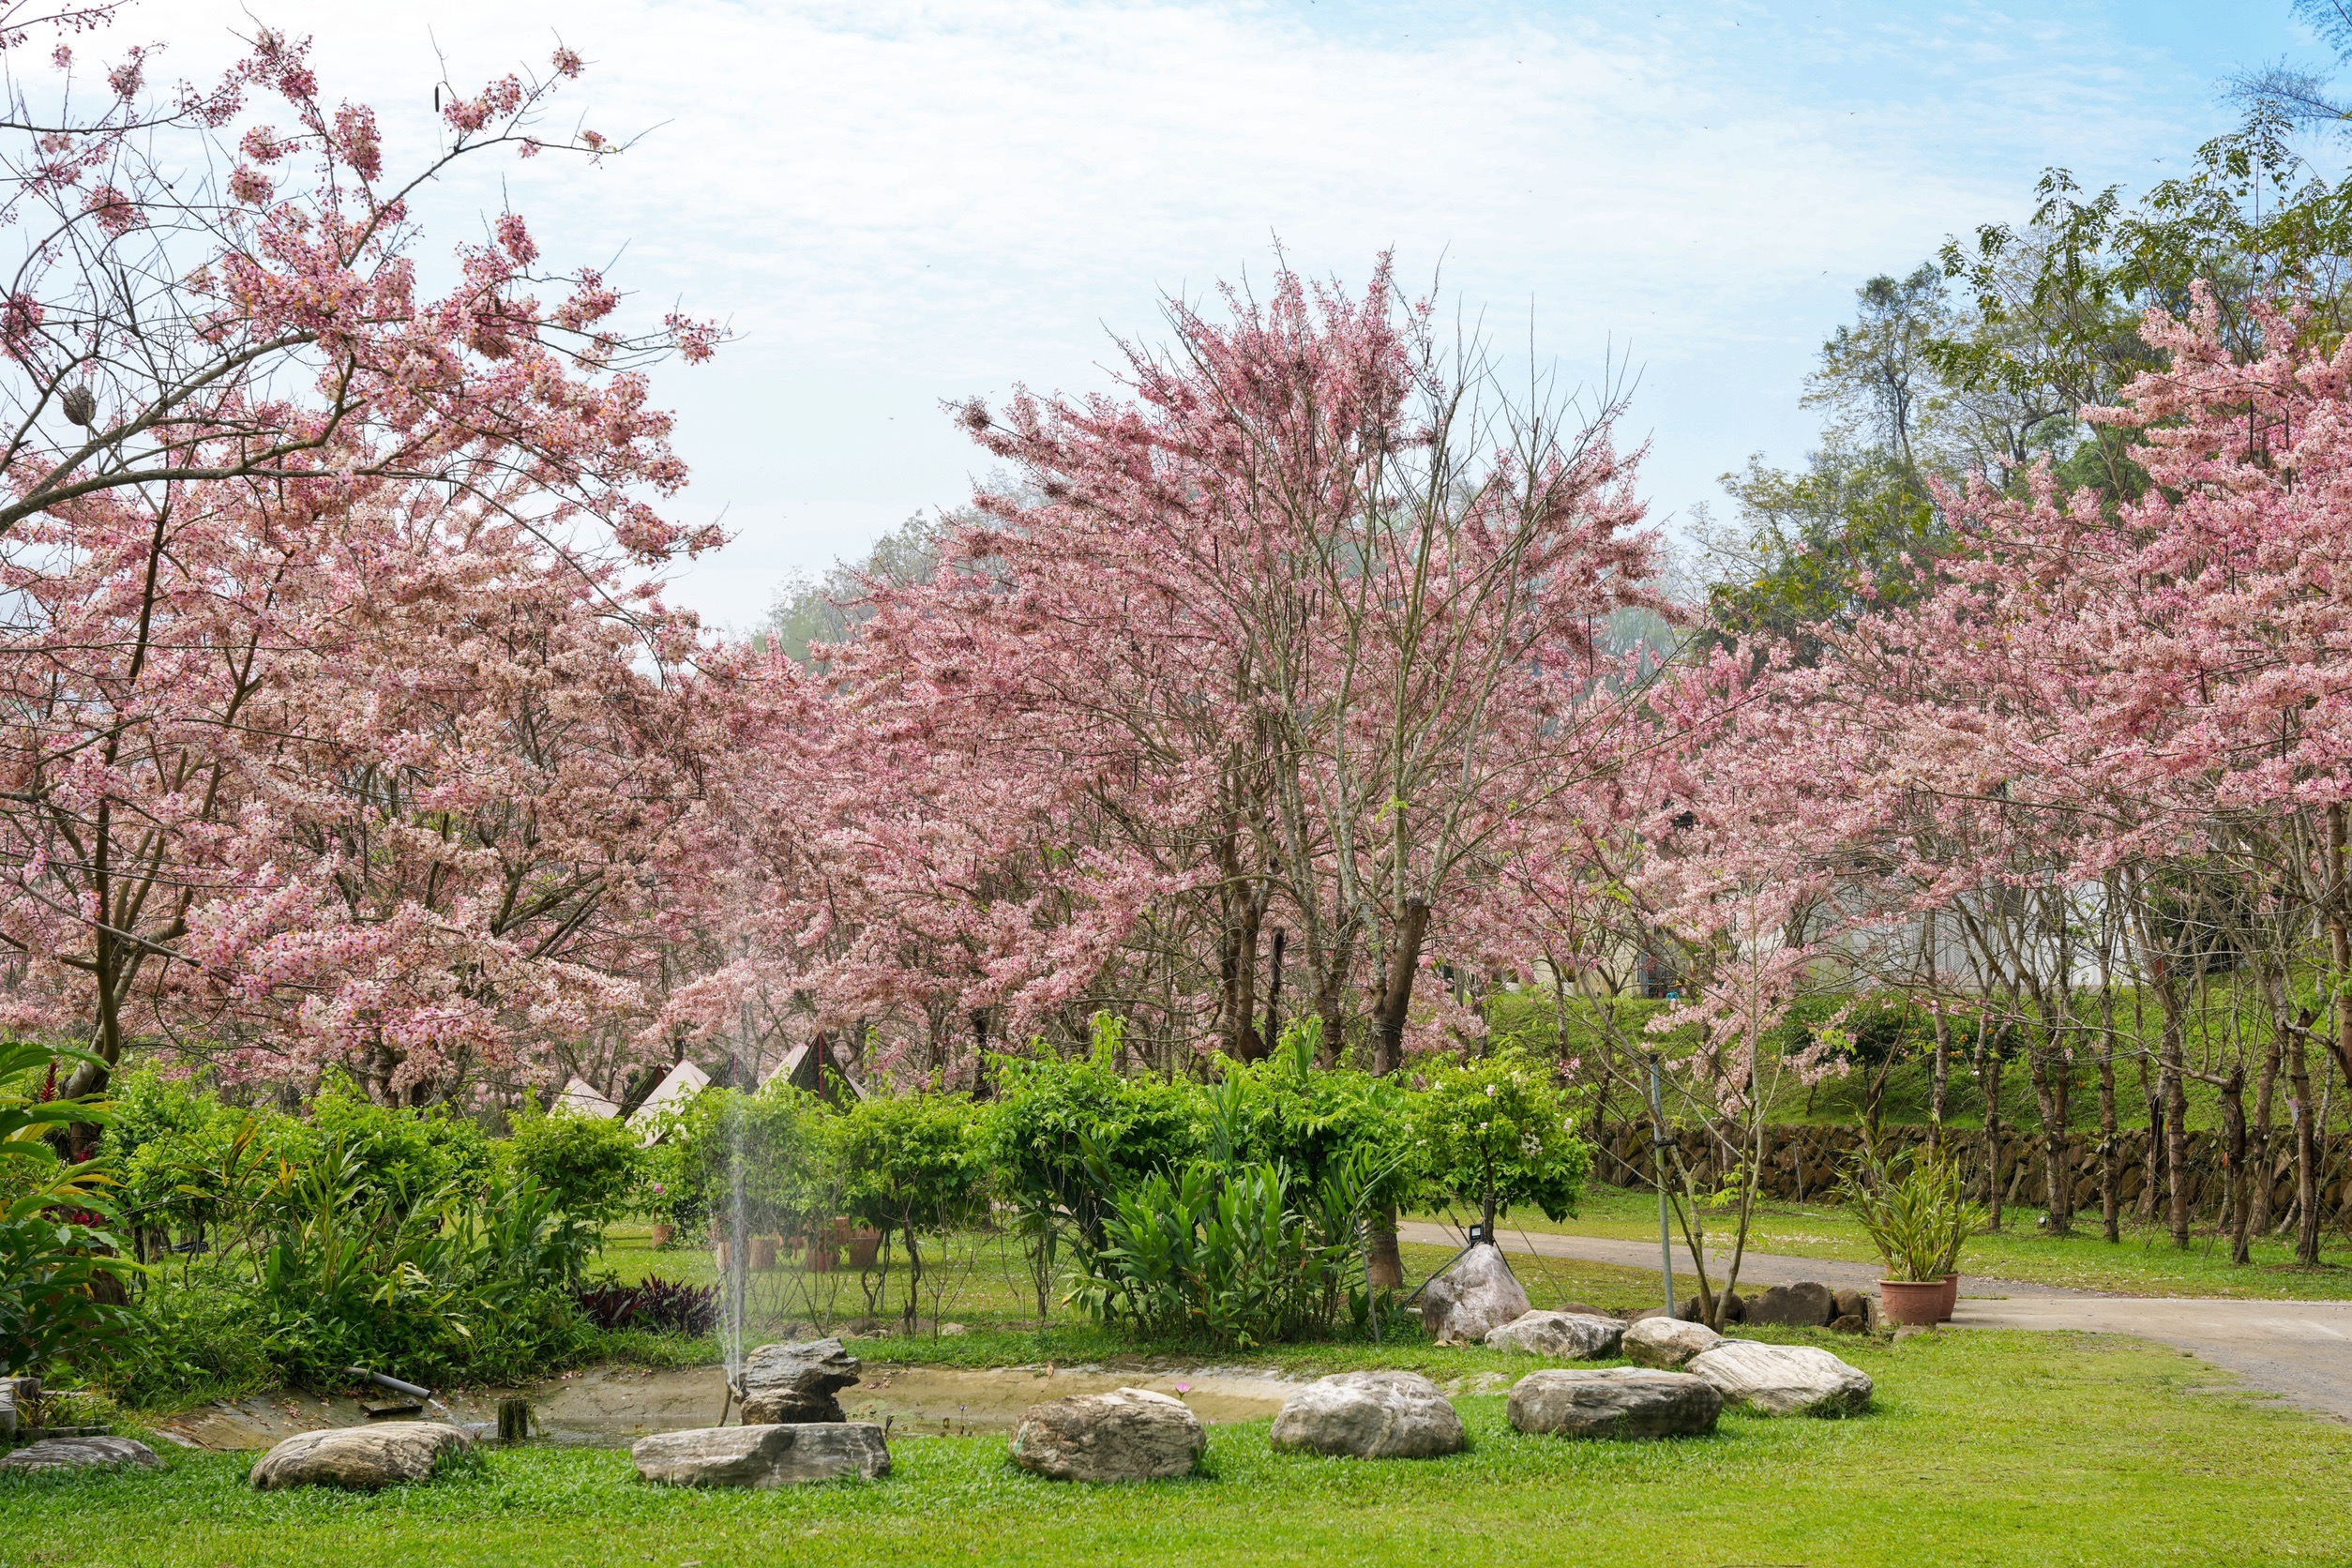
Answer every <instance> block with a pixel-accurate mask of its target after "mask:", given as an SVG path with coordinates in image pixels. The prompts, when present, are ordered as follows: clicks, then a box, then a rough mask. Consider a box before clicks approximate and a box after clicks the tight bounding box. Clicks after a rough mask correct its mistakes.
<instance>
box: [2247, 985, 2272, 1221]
mask: <svg viewBox="0 0 2352 1568" xmlns="http://www.w3.org/2000/svg"><path fill="white" fill-rule="evenodd" d="M2278 1082H2279V1026H2278V1019H2277V1017H2276V1014H2275V1012H2274V1013H2273V1016H2272V1018H2271V1023H2270V1037H2269V1040H2267V1041H2266V1042H2264V1044H2263V1048H2262V1072H2261V1075H2260V1076H2259V1077H2258V1078H2255V1079H2254V1131H2253V1135H2252V1138H2250V1140H2249V1141H2250V1143H2251V1145H2252V1149H2253V1153H2251V1154H2250V1155H2249V1156H2248V1158H2249V1159H2251V1160H2252V1161H2253V1166H2254V1200H2253V1201H2254V1219H2253V1224H2254V1231H2255V1233H2256V1234H2257V1235H2260V1234H2264V1233H2266V1232H2268V1231H2269V1229H2270V1187H2271V1184H2272V1183H2273V1182H2275V1181H2276V1180H2277V1173H2278V1165H2279V1156H2278V1150H2277V1148H2276V1147H2275V1146H2274V1144H2273V1141H2272V1138H2271V1127H2270V1121H2271V1110H2272V1107H2271V1100H2272V1098H2273V1096H2274V1095H2275V1094H2276V1093H2277V1092H2278Z"/></svg>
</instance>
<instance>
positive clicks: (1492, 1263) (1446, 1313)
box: [1421, 1242, 1528, 1345]
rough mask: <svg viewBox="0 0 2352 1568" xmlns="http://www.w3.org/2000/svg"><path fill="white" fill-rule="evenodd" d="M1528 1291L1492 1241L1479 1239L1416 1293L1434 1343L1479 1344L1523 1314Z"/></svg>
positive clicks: (1422, 1317) (1423, 1324) (1424, 1321)
mask: <svg viewBox="0 0 2352 1568" xmlns="http://www.w3.org/2000/svg"><path fill="white" fill-rule="evenodd" d="M1527 1309H1528V1300H1527V1292H1526V1291H1525V1290H1524V1289H1520V1287H1519V1281H1518V1278H1517V1276H1516V1275H1515V1274H1512V1272H1511V1265H1510V1264H1509V1263H1507V1262H1505V1261H1503V1257H1502V1253H1501V1252H1500V1250H1499V1249H1498V1248H1496V1247H1495V1246H1494V1245H1493V1244H1491V1243H1487V1242H1481V1243H1480V1244H1478V1245H1476V1246H1474V1247H1472V1248H1470V1250H1469V1251H1468V1252H1466V1253H1464V1254H1463V1255H1462V1257H1461V1259H1460V1260H1459V1261H1457V1262H1456V1263H1455V1265H1454V1266H1453V1267H1452V1268H1450V1269H1448V1270H1446V1272H1445V1273H1443V1274H1440V1275H1439V1276H1438V1277H1437V1278H1435V1279H1433V1280H1431V1281H1430V1282H1429V1283H1428V1286H1427V1287H1426V1288H1425V1289H1423V1291H1422V1293H1421V1324H1422V1327H1423V1328H1424V1329H1425V1330H1427V1331H1428V1334H1429V1337H1430V1338H1432V1339H1434V1340H1436V1341H1437V1342H1438V1343H1439V1344H1440V1345H1444V1344H1450V1343H1453V1342H1455V1341H1457V1340H1460V1341H1467V1342H1469V1343H1471V1344H1478V1343H1481V1342H1483V1341H1484V1340H1485V1337H1486V1335H1488V1334H1491V1333H1493V1332H1494V1331H1495V1330H1497V1329H1499V1328H1500V1327H1502V1325H1503V1324H1505V1323H1509V1322H1514V1321H1516V1320H1517V1319H1519V1318H1521V1317H1523V1316H1525V1315H1526V1313H1527Z"/></svg>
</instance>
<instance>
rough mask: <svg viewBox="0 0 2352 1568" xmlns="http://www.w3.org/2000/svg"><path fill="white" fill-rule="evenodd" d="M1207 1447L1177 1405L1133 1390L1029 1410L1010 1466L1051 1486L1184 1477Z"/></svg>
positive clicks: (1190, 1418)
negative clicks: (1046, 1479)
mask: <svg viewBox="0 0 2352 1568" xmlns="http://www.w3.org/2000/svg"><path fill="white" fill-rule="evenodd" d="M1208 1446H1209V1435H1208V1434H1207V1433H1206V1432H1203V1431H1202V1430H1201V1429H1200V1421H1199V1417H1197V1416H1195V1415H1194V1414H1193V1413H1192V1411H1191V1410H1188V1409H1186V1408H1185V1406H1184V1401H1183V1400H1181V1399H1171V1398H1169V1397H1168V1395H1165V1394H1153V1392H1151V1391H1150V1390H1149V1389H1140V1388H1122V1389H1114V1390H1112V1391H1111V1392H1110V1393H1108V1394H1079V1395H1072V1396H1070V1397H1069V1398H1067V1399H1054V1400H1049V1401H1048V1402H1047V1403H1045V1404H1042V1405H1032V1406H1030V1407H1029V1409H1028V1410H1027V1411H1026V1412H1024V1413H1023V1414H1022V1416H1021V1424H1020V1428H1019V1430H1018V1431H1016V1432H1015V1433H1014V1434H1013V1458H1014V1461H1015V1462H1016V1463H1018V1465H1019V1466H1020V1467H1021V1468H1022V1469H1023V1470H1035V1471H1036V1472H1037V1473H1038V1474H1040V1475H1046V1476H1051V1477H1052V1478H1053V1479H1054V1480H1056V1481H1156V1480H1159V1479H1161V1478H1162V1477H1165V1476H1170V1475H1185V1474H1189V1473H1190V1472H1191V1470H1192V1468H1193V1466H1195V1465H1196V1464H1199V1462H1200V1455H1201V1451H1202V1450H1204V1449H1206V1448H1207V1447H1208Z"/></svg>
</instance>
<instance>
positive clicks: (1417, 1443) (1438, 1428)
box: [1274, 1372, 1467, 1459]
mask: <svg viewBox="0 0 2352 1568" xmlns="http://www.w3.org/2000/svg"><path fill="white" fill-rule="evenodd" d="M1466 1440H1467V1439H1466V1438H1465V1436H1464V1434H1463V1431H1462V1418H1461V1417H1460V1416H1459V1415H1458V1414H1456V1413H1455V1410H1454V1404H1453V1401H1451V1400H1449V1399H1448V1398H1446V1396H1445V1394H1444V1392H1443V1391H1442V1390H1440V1388H1439V1387H1438V1385H1437V1384H1435V1383H1433V1382H1431V1381H1430V1380H1428V1379H1426V1378H1425V1377H1423V1376H1422V1375H1421V1374H1420V1373H1418V1372H1338V1373H1334V1374H1333V1375H1332V1376H1331V1377H1328V1378H1321V1379H1319V1380H1316V1381H1314V1382H1312V1383H1309V1384H1308V1385H1307V1386H1306V1387H1304V1388H1303V1389H1301V1390H1300V1391H1299V1392H1298V1393H1296V1394H1294V1395H1291V1396H1290V1398H1289V1400H1288V1401H1286V1402H1285V1403H1284V1405H1283V1407H1282V1410H1281V1413H1280V1414H1278V1415H1276V1416H1275V1417H1274V1447H1275V1448H1277V1449H1279V1450H1282V1451H1283V1452H1285V1453H1306V1454H1334V1455H1352V1456H1353V1457H1355V1458H1358V1459H1426V1458H1430V1457H1433V1456H1434V1455H1440V1454H1453V1453H1455V1452H1458V1451H1459V1450H1460V1449H1461V1447H1462V1445H1463V1443H1464V1442H1465V1441H1466Z"/></svg>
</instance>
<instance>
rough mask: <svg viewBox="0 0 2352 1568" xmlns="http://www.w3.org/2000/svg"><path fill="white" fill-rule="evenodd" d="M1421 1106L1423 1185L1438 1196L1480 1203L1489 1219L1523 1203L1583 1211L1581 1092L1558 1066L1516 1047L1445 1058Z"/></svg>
mask: <svg viewBox="0 0 2352 1568" xmlns="http://www.w3.org/2000/svg"><path fill="white" fill-rule="evenodd" d="M1427 1079H1428V1087H1427V1088H1426V1089H1425V1091H1424V1092H1423V1093H1422V1094H1421V1095H1420V1096H1419V1098H1418V1104H1417V1105H1416V1106H1415V1107H1414V1108H1413V1112H1412V1114H1413V1117H1414V1119H1415V1121H1416V1122H1417V1123H1418V1125H1419V1127H1420V1130H1421V1136H1422V1138H1424V1139H1425V1156H1424V1163H1423V1165H1422V1170H1423V1178H1422V1180H1423V1184H1424V1191H1425V1194H1426V1195H1427V1196H1428V1197H1429V1199H1431V1200H1433V1201H1435V1202H1439V1203H1453V1202H1468V1203H1475V1204H1477V1205H1478V1206H1479V1208H1480V1210H1481V1212H1482V1214H1483V1215H1484V1218H1485V1223H1486V1224H1487V1225H1488V1226H1490V1227H1491V1226H1492V1225H1493V1223H1494V1221H1495V1217H1496V1216H1497V1215H1498V1214H1507V1213H1509V1212H1510V1209H1511V1206H1512V1205H1513V1204H1515V1203H1532V1204H1534V1205H1535V1206H1536V1207H1537V1208H1538V1209H1540V1210H1542V1211H1543V1213H1544V1216H1545V1218H1546V1219H1554V1220H1557V1219H1564V1218H1566V1217H1567V1216H1568V1215H1569V1214H1573V1213H1575V1212H1576V1199H1577V1198H1578V1197H1579V1196H1580V1195H1581V1194H1582V1192H1583V1190H1584V1178H1585V1173H1586V1172H1587V1171H1588V1170H1589V1169H1590V1168H1591V1164H1592V1153H1591V1149H1590V1148H1588V1147H1587V1146H1586V1144H1585V1143H1584V1141H1583V1140H1582V1139H1581V1138H1577V1137H1576V1115H1575V1111H1574V1104H1573V1098H1572V1096H1571V1095H1570V1093H1568V1092H1567V1091H1565V1090H1563V1089H1561V1088H1560V1086H1559V1084H1558V1083H1557V1082H1555V1081H1554V1079H1553V1078H1552V1074H1551V1070H1550V1068H1549V1067H1548V1066H1546V1065H1545V1063H1539V1062H1537V1061H1535V1060H1534V1059H1533V1058H1531V1057H1530V1056H1529V1055H1528V1054H1527V1053H1526V1052H1525V1051H1522V1050H1519V1049H1517V1048H1513V1047H1508V1046H1505V1047H1502V1048H1498V1049H1497V1050H1496V1051H1495V1052H1494V1053H1493V1054H1492V1055H1490V1056H1485V1057H1482V1058H1480V1059H1479V1060H1477V1061H1474V1062H1468V1063H1440V1064H1437V1065H1435V1066H1432V1067H1431V1068H1429V1069H1428V1072H1427Z"/></svg>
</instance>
